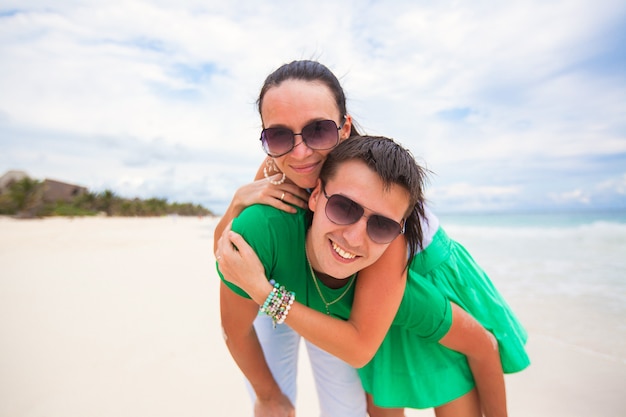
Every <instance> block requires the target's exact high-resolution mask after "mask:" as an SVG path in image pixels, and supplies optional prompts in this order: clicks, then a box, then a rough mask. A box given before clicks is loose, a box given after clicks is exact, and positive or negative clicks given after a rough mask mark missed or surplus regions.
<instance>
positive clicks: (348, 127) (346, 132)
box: [339, 114, 352, 141]
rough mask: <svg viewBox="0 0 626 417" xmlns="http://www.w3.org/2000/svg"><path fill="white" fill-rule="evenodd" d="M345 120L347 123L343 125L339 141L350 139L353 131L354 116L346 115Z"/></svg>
mask: <svg viewBox="0 0 626 417" xmlns="http://www.w3.org/2000/svg"><path fill="white" fill-rule="evenodd" d="M344 119H345V121H344V123H343V126H342V128H341V130H340V131H339V141H342V140H344V139H348V138H349V137H350V132H351V131H352V116H350V115H349V114H346V115H345V116H344Z"/></svg>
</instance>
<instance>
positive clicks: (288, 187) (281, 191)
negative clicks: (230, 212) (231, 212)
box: [233, 174, 309, 213]
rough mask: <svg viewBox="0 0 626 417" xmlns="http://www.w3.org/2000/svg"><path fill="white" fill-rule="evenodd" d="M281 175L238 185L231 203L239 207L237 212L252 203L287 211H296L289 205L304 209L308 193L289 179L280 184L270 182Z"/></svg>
mask: <svg viewBox="0 0 626 417" xmlns="http://www.w3.org/2000/svg"><path fill="white" fill-rule="evenodd" d="M281 177H282V174H276V175H272V176H270V177H269V178H263V179H260V180H256V181H254V182H252V183H250V184H246V185H244V186H242V187H240V188H239V189H238V190H237V191H236V192H235V195H234V196H233V204H234V205H235V206H236V207H238V208H239V213H240V212H241V211H243V209H244V208H246V207H249V206H251V205H253V204H266V205H268V206H272V207H276V208H277V209H279V210H283V211H286V212H288V213H295V212H296V210H295V208H293V207H292V206H291V205H294V206H298V207H301V208H304V209H306V207H307V203H308V201H309V194H308V193H307V192H306V191H305V190H303V189H302V188H300V187H298V186H297V185H295V184H292V183H290V182H289V181H285V182H284V183H283V184H280V185H275V184H272V183H271V181H272V180H274V181H275V180H279V179H280V178H281ZM290 204H291V205H290Z"/></svg>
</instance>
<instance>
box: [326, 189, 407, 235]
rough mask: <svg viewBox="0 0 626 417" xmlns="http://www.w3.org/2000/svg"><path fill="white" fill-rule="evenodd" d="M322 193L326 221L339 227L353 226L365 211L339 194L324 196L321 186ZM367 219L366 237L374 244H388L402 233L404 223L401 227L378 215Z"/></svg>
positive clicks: (393, 221)
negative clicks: (324, 199) (324, 201)
mask: <svg viewBox="0 0 626 417" xmlns="http://www.w3.org/2000/svg"><path fill="white" fill-rule="evenodd" d="M322 192H323V193H324V197H326V199H327V200H328V201H326V217H328V220H330V221H331V222H333V223H335V224H339V225H348V224H354V223H356V222H357V221H359V219H360V218H361V217H363V216H365V209H364V208H363V206H361V205H360V204H358V203H356V202H354V201H352V200H350V199H349V198H348V197H344V196H343V195H341V194H333V195H330V196H329V195H328V194H326V190H325V189H324V185H323V184H322ZM365 217H367V235H368V236H369V237H370V239H372V240H373V241H374V242H376V243H389V242H391V241H392V240H394V239H395V238H396V236H398V235H399V234H401V233H404V221H403V222H402V223H403V224H402V225H401V224H400V223H398V222H396V221H395V220H391V219H390V218H388V217H385V216H381V215H379V214H372V215H370V216H365Z"/></svg>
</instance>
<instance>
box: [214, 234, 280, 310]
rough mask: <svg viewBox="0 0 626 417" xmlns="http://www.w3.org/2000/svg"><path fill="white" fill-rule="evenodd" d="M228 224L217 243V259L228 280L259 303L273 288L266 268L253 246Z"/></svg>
mask: <svg viewBox="0 0 626 417" xmlns="http://www.w3.org/2000/svg"><path fill="white" fill-rule="evenodd" d="M230 228H231V223H229V224H228V225H227V227H226V228H225V229H224V232H223V233H222V236H221V237H220V239H219V241H218V243H217V251H216V259H217V262H218V265H219V268H220V272H221V273H222V274H223V275H224V278H226V280H227V281H229V282H232V283H233V284H235V285H237V286H238V287H239V288H241V289H242V290H244V291H245V292H246V293H248V295H250V297H252V299H253V300H254V301H255V302H256V303H257V304H259V305H261V304H263V303H264V302H265V298H266V297H267V295H268V294H269V293H270V291H271V290H272V285H271V284H270V283H269V282H268V280H267V277H266V276H265V268H264V267H263V264H261V261H260V260H259V257H258V256H257V254H256V253H255V252H254V250H253V249H252V247H251V246H250V245H248V243H247V242H246V241H245V240H244V238H243V237H242V236H241V235H240V234H238V233H236V232H233V231H232V230H230Z"/></svg>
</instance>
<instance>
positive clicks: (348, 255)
mask: <svg viewBox="0 0 626 417" xmlns="http://www.w3.org/2000/svg"><path fill="white" fill-rule="evenodd" d="M331 243H332V244H333V249H334V250H335V252H337V254H338V255H339V256H341V257H342V258H344V259H354V258H356V255H355V254H353V253H349V252H346V251H345V250H343V249H341V248H340V247H339V245H337V244H336V243H335V242H331Z"/></svg>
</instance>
